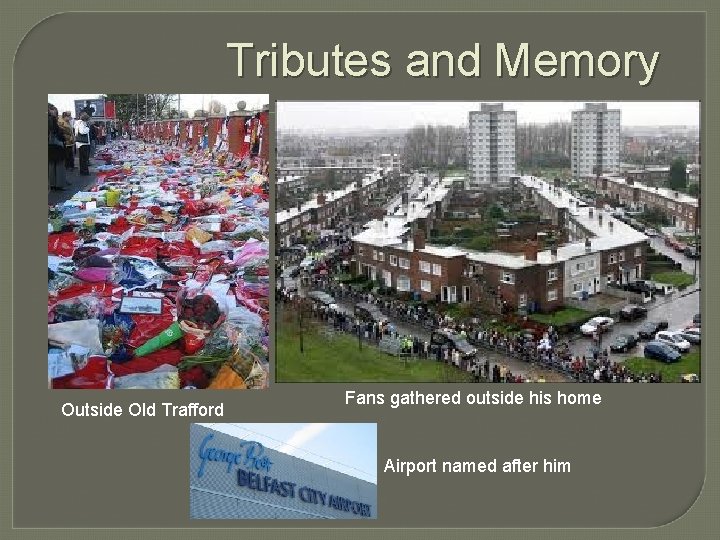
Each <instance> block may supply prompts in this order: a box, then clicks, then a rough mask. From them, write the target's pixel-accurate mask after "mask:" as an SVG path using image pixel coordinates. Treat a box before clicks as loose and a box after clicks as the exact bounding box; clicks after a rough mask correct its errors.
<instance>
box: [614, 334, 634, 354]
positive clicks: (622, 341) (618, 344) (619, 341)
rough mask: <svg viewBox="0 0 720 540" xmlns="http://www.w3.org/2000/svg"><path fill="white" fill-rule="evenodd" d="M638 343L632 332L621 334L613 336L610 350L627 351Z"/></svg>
mask: <svg viewBox="0 0 720 540" xmlns="http://www.w3.org/2000/svg"><path fill="white" fill-rule="evenodd" d="M637 344H638V338H637V337H635V336H633V335H632V334H623V335H621V336H618V337H616V338H615V341H613V342H612V343H611V344H610V350H611V351H612V352H622V353H625V352H628V351H629V350H630V349H634V348H635V347H636V346H637Z"/></svg>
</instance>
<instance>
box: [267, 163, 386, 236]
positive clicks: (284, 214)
mask: <svg viewBox="0 0 720 540" xmlns="http://www.w3.org/2000/svg"><path fill="white" fill-rule="evenodd" d="M380 177H381V174H380V170H377V171H376V172H374V173H371V174H368V175H366V176H365V177H364V178H363V179H362V180H361V182H360V183H361V184H362V186H358V185H357V184H358V183H357V182H352V183H350V184H348V185H347V186H346V187H345V188H343V189H338V190H336V191H331V192H330V193H325V198H326V200H327V202H331V201H334V200H336V199H339V198H341V197H344V196H345V195H348V194H350V193H352V192H353V191H357V190H358V189H360V187H366V186H369V185H372V184H375V183H376V182H377V181H378V180H380ZM319 207H320V204H319V203H318V201H317V195H316V196H313V198H312V199H310V200H308V201H306V202H304V203H303V204H302V206H301V207H300V208H299V209H298V207H297V206H295V207H293V208H287V209H285V210H281V211H279V212H276V215H275V222H276V223H277V224H280V223H285V222H286V221H289V220H291V219H293V218H294V217H297V216H299V215H300V214H302V213H303V212H307V211H308V210H311V209H313V208H319Z"/></svg>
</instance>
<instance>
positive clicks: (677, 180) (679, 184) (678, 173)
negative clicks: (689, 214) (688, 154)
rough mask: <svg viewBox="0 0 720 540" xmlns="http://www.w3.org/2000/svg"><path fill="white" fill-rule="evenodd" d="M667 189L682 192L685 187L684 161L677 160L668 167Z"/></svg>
mask: <svg viewBox="0 0 720 540" xmlns="http://www.w3.org/2000/svg"><path fill="white" fill-rule="evenodd" d="M668 187H669V188H670V189H674V190H676V191H682V190H684V189H685V188H686V187H687V164H686V163H685V160H684V159H681V158H677V159H675V160H674V161H673V162H672V164H671V165H670V178H669V179H668Z"/></svg>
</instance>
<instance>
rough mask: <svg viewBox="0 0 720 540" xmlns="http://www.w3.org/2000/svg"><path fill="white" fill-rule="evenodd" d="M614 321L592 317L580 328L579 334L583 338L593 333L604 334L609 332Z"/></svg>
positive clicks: (608, 318) (607, 318)
mask: <svg viewBox="0 0 720 540" xmlns="http://www.w3.org/2000/svg"><path fill="white" fill-rule="evenodd" d="M614 323H615V321H614V320H613V319H612V318H610V317H593V318H592V319H590V320H589V321H588V322H586V323H585V324H583V325H582V326H581V327H580V332H581V333H582V334H583V335H584V336H592V335H593V334H594V333H595V332H605V331H607V330H609V329H610V328H611V327H612V325H613V324H614Z"/></svg>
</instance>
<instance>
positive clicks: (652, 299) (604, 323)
mask: <svg viewBox="0 0 720 540" xmlns="http://www.w3.org/2000/svg"><path fill="white" fill-rule="evenodd" d="M371 124H373V125H372V127H371ZM277 126H278V146H277V149H278V151H277V156H278V157H277V164H276V179H277V180H276V181H277V191H276V194H277V197H276V214H275V218H276V223H275V237H276V246H275V253H276V278H277V279H276V305H277V310H276V313H277V318H276V326H275V330H276V359H277V367H276V380H277V381H278V382H344V381H352V382H364V381H372V382H401V381H402V382H405V381H407V382H502V383H509V382H595V383H600V382H640V383H642V382H652V383H658V382H698V381H699V380H700V376H701V365H700V342H701V315H700V302H699V297H700V294H699V292H700V257H701V241H700V239H701V234H700V233H701V231H700V177H701V165H700V163H701V159H700V145H699V104H698V103H696V102H671V103H654V102H648V103H640V102H627V103H570V102H523V103H492V104H490V103H482V104H478V103H460V102H431V103H414V102H391V103H383V102H352V103H349V102H280V103H278V107H277Z"/></svg>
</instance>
